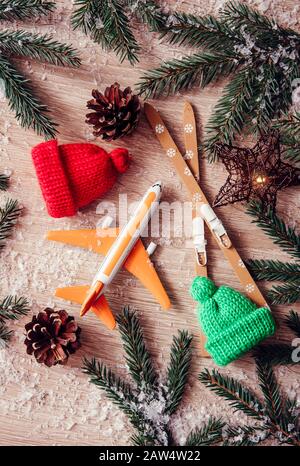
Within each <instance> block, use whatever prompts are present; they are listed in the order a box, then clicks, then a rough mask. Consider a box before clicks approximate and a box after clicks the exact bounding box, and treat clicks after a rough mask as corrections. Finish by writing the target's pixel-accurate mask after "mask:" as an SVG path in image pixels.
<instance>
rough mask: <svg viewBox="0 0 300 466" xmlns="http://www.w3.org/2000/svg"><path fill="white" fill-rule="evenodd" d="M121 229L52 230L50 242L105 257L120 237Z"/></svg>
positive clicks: (48, 235)
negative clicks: (82, 249) (87, 250)
mask: <svg viewBox="0 0 300 466" xmlns="http://www.w3.org/2000/svg"><path fill="white" fill-rule="evenodd" d="M118 233H119V228H105V229H102V230H100V229H97V230H51V231H48V233H47V239H49V240H50V241H59V242H60V243H65V244H71V245H72V246H79V247H81V248H85V249H89V250H90V251H94V252H97V253H98V254H102V255H103V256H105V255H106V254H107V252H108V250H109V249H110V247H111V245H112V244H113V243H114V241H115V239H116V237H117V236H118Z"/></svg>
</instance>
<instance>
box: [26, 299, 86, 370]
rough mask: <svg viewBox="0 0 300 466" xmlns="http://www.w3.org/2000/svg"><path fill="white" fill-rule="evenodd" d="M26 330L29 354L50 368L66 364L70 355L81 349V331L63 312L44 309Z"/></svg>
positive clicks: (34, 317)
mask: <svg viewBox="0 0 300 466" xmlns="http://www.w3.org/2000/svg"><path fill="white" fill-rule="evenodd" d="M25 330H26V339H25V341H24V343H25V345H26V346H27V354H34V356H35V358H36V360H37V362H39V363H44V364H46V366H48V367H51V366H53V365H55V364H65V363H66V362H67V360H68V357H69V354H72V353H75V351H76V350H77V349H78V348H79V347H80V332H81V329H80V327H78V325H77V323H76V322H75V320H74V317H72V316H69V315H68V313H67V312H66V311H63V310H61V311H54V310H53V309H50V308H46V309H44V310H43V311H41V312H39V313H38V314H37V315H36V316H33V318H32V321H31V322H29V323H28V324H26V325H25Z"/></svg>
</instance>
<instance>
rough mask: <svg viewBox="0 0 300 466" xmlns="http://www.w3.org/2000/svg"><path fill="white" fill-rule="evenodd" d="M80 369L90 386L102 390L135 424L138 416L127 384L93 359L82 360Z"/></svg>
mask: <svg viewBox="0 0 300 466" xmlns="http://www.w3.org/2000/svg"><path fill="white" fill-rule="evenodd" d="M82 369H83V372H84V373H85V374H88V376H89V377H90V382H91V383H92V384H94V385H96V386H98V387H100V388H102V389H103V390H104V391H105V393H106V395H107V397H108V398H109V399H110V400H112V401H113V402H114V403H115V404H116V405H117V406H118V407H119V408H120V409H121V410H122V411H124V413H125V414H127V415H128V416H129V418H130V420H131V421H132V422H133V423H135V422H137V418H138V415H137V412H136V410H135V405H136V403H137V400H136V397H135V395H134V394H133V392H132V390H131V388H130V386H129V385H128V384H126V383H125V382H123V381H122V380H121V379H120V378H119V377H117V376H116V375H115V374H114V373H113V372H112V371H111V370H110V369H108V368H107V367H106V366H105V365H104V364H102V363H100V362H98V361H96V359H95V358H92V359H91V360H90V361H89V360H88V359H86V358H84V359H83V368H82Z"/></svg>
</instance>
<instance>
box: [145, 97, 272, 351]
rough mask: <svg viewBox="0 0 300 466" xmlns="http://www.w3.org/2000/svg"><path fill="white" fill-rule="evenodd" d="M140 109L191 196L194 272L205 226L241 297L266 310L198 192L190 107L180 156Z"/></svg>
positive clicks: (200, 262)
mask: <svg viewBox="0 0 300 466" xmlns="http://www.w3.org/2000/svg"><path fill="white" fill-rule="evenodd" d="M144 109H145V114H146V116H147V119H148V121H149V123H150V126H151V127H152V129H153V130H154V132H155V135H156V137H157V139H158V140H159V142H160V144H161V146H162V147H163V149H164V150H165V153H166V156H167V157H168V158H170V160H171V161H172V163H173V164H174V167H175V169H176V171H177V173H178V175H179V177H180V178H181V180H182V181H183V183H184V185H185V186H186V188H187V190H188V192H189V194H190V197H191V201H192V215H193V242H194V247H195V254H196V273H197V274H198V275H201V276H207V253H206V241H205V231H204V223H205V224H206V225H207V227H208V229H209V230H210V232H211V234H212V235H213V238H214V239H215V241H216V243H217V245H218V246H219V248H220V249H221V251H222V252H223V254H224V256H225V257H226V259H227V261H228V262H229V264H230V266H231V268H232V269H233V271H234V272H235V274H236V276H237V277H238V279H239V281H240V282H241V284H242V286H243V290H244V292H245V294H246V295H248V297H249V298H250V299H251V300H252V301H253V302H254V303H255V304H256V305H257V306H259V307H268V304H267V303H266V300H265V298H264V297H263V295H262V294H261V292H260V291H259V289H258V287H257V285H256V283H255V281H254V280H253V278H252V277H251V275H250V273H249V271H248V270H247V267H246V266H245V264H244V262H243V261H242V259H241V257H240V255H239V253H238V252H237V250H236V249H235V247H234V246H233V243H232V241H231V240H230V238H229V236H228V234H227V232H226V230H225V228H224V226H223V224H222V222H221V220H220V219H219V218H218V216H217V215H216V214H215V212H214V210H213V209H212V207H211V206H210V204H209V202H208V200H207V198H206V196H205V194H204V193H203V191H202V189H201V186H200V185H201V179H200V169H199V158H198V145H197V131H196V122H195V115H194V111H193V108H192V106H191V104H190V103H189V102H185V105H184V111H183V132H184V142H185V154H184V155H183V154H181V153H180V151H179V149H178V147H177V146H176V144H175V142H174V140H173V139H172V137H171V135H170V133H169V131H168V129H167V127H166V125H165V124H164V122H163V120H162V118H161V116H160V114H159V113H158V111H157V110H156V109H155V108H154V107H153V106H152V105H150V104H148V103H145V106H144ZM200 340H201V345H200V351H201V355H202V356H206V357H209V355H208V353H207V352H206V350H205V347H204V345H205V337H204V335H203V334H202V335H200Z"/></svg>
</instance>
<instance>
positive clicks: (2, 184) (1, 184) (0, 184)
mask: <svg viewBox="0 0 300 466" xmlns="http://www.w3.org/2000/svg"><path fill="white" fill-rule="evenodd" d="M8 183H9V176H7V175H5V174H4V173H3V174H0V191H6V190H7V188H8Z"/></svg>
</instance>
